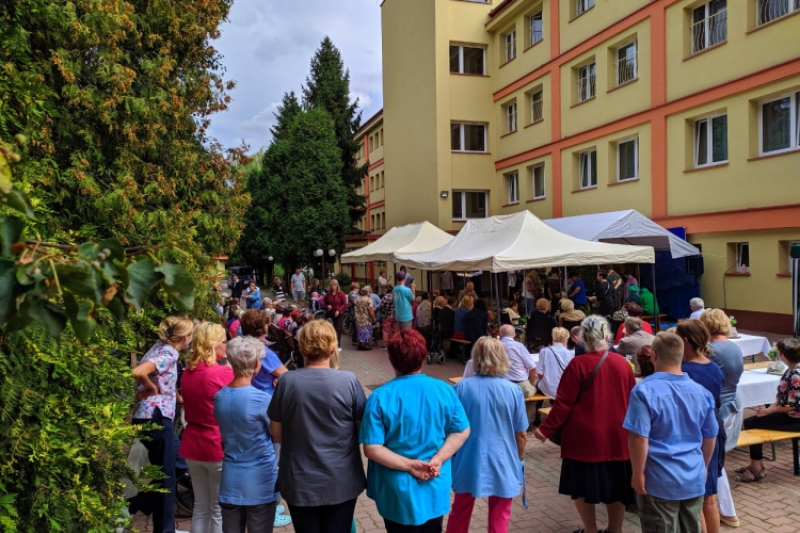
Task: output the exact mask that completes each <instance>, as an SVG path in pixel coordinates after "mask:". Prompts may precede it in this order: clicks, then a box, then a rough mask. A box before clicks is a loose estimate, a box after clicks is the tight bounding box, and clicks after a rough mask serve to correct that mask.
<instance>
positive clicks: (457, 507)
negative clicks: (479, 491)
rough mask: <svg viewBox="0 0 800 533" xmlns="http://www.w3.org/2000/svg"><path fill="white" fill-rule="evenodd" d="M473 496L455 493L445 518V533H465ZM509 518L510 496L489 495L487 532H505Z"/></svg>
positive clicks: (472, 505)
mask: <svg viewBox="0 0 800 533" xmlns="http://www.w3.org/2000/svg"><path fill="white" fill-rule="evenodd" d="M474 505H475V498H473V497H472V495H471V494H468V493H461V494H456V495H455V498H454V499H453V509H452V510H451V511H450V517H449V518H448V519H447V533H467V532H468V531H469V522H470V519H471V518H472V508H473V507H474ZM510 518H511V498H498V497H497V496H489V533H507V532H508V521H509V519H510Z"/></svg>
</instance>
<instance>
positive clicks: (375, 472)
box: [132, 269, 800, 533]
mask: <svg viewBox="0 0 800 533" xmlns="http://www.w3.org/2000/svg"><path fill="white" fill-rule="evenodd" d="M601 274H602V275H600V274H598V287H599V291H601V292H602V294H598V295H596V296H595V299H596V300H597V301H598V302H599V307H597V308H593V309H588V308H587V309H585V310H582V309H580V307H581V306H582V305H586V304H588V302H591V301H592V300H590V297H589V296H586V302H585V303H584V304H581V303H580V300H581V298H580V293H581V290H583V291H584V292H585V287H584V288H583V289H581V284H580V283H577V281H578V280H579V278H576V279H575V280H574V281H573V283H572V289H570V291H568V293H567V294H557V295H556V296H558V299H557V300H556V301H553V298H552V296H553V295H552V294H551V295H549V296H551V297H550V298H548V297H545V295H544V294H537V293H536V289H535V290H534V291H532V292H531V293H530V294H531V295H532V296H541V297H539V298H535V299H534V298H531V300H534V301H533V302H531V303H532V304H534V305H531V306H530V307H527V296H526V297H525V299H526V302H525V303H526V308H525V309H530V310H531V311H530V313H526V312H525V310H522V312H520V308H519V303H518V302H517V301H515V300H512V301H511V302H510V305H509V306H508V307H507V308H506V309H505V310H504V311H503V313H501V317H494V316H492V313H491V311H490V310H489V309H488V306H487V304H486V301H485V300H483V299H482V298H480V297H479V296H478V294H477V293H476V291H475V288H474V286H472V285H471V284H470V283H467V284H466V285H465V286H464V289H463V290H462V291H461V292H460V293H459V294H458V295H457V296H449V295H446V294H436V295H435V297H433V298H431V297H430V296H429V295H428V294H427V293H423V294H421V295H420V296H419V297H418V296H416V284H415V282H414V280H413V279H412V278H411V277H410V276H409V275H408V274H407V273H406V272H405V270H401V271H400V272H398V273H397V275H396V276H395V278H394V281H395V284H394V285H392V284H391V283H390V282H389V279H388V278H386V276H385V272H381V276H380V278H379V283H378V292H379V293H382V295H378V294H375V293H373V292H372V289H371V287H368V286H364V287H362V286H360V285H358V284H354V285H353V286H351V292H350V293H349V294H346V293H345V292H343V291H342V290H341V289H340V287H339V284H338V282H336V281H335V280H332V281H331V282H330V285H329V287H328V291H327V292H326V293H325V294H324V296H322V298H320V301H319V305H320V309H321V310H323V311H325V313H324V315H325V316H324V317H320V318H317V319H315V317H314V315H313V314H310V313H304V312H303V310H302V309H292V308H291V307H290V305H289V304H288V302H287V301H286V300H285V297H284V298H281V297H278V296H277V295H278V292H277V291H274V293H275V295H276V300H277V301H276V302H273V301H272V300H270V299H269V298H262V297H261V296H260V295H259V298H261V300H260V303H259V306H258V307H250V306H249V304H248V303H247V302H249V301H250V300H248V299H247V298H246V296H247V294H246V291H247V290H250V292H249V296H250V299H252V298H254V294H255V293H257V291H258V287H255V291H254V290H252V289H249V286H246V285H244V284H242V283H238V282H237V283H236V286H237V287H241V289H242V290H241V293H239V296H233V294H232V296H233V298H236V299H238V301H237V302H236V303H235V304H231V305H230V306H229V312H228V316H227V317H225V321H224V325H221V324H218V323H213V322H203V323H200V324H195V323H193V322H192V321H191V320H189V319H186V318H178V317H175V318H168V319H167V320H165V321H164V322H163V323H162V324H161V326H160V329H159V337H160V340H159V341H158V342H156V343H155V345H154V346H153V347H152V348H151V349H150V350H149V351H148V352H147V353H146V354H145V356H144V357H143V358H142V361H141V362H140V364H139V365H138V366H137V367H136V368H135V369H134V370H133V377H134V378H135V380H136V400H137V405H136V410H135V412H134V415H133V423H134V424H139V425H143V426H146V427H145V429H144V431H143V434H144V435H145V436H146V437H147V439H146V440H144V441H143V443H144V445H145V447H146V448H147V450H148V457H149V460H150V462H151V463H152V464H154V465H157V466H159V467H160V468H161V469H162V471H163V473H164V475H165V477H164V478H163V479H160V480H158V482H157V483H158V484H159V485H160V487H162V488H163V489H164V490H163V491H161V492H151V493H145V494H144V495H140V496H144V499H146V500H149V501H148V502H147V504H145V503H143V501H142V498H138V499H137V507H136V509H142V510H149V511H150V512H152V514H153V525H154V531H156V532H157V533H173V532H174V531H175V529H174V516H173V505H174V493H175V461H176V457H177V456H180V457H182V458H184V459H186V462H187V465H188V469H189V472H190V474H191V478H192V485H193V488H194V494H195V507H194V513H193V517H192V532H193V533H198V532H199V533H221V532H224V533H234V532H236V533H239V532H241V533H244V532H245V531H247V532H249V533H261V532H271V531H273V528H274V527H280V526H282V525H286V524H287V523H289V522H292V523H293V524H294V528H295V531H297V532H298V533H305V532H309V533H311V532H315V533H316V532H320V533H321V532H332V533H333V532H335V533H339V532H346V531H350V529H351V527H352V526H353V524H354V520H353V517H354V512H355V506H356V501H357V498H358V497H359V495H360V494H361V493H362V492H363V491H364V490H365V489H366V494H367V496H368V497H369V498H371V499H373V500H374V501H375V504H376V506H377V510H378V513H379V514H380V516H381V517H382V518H383V521H384V525H385V528H386V530H387V531H388V532H390V533H392V532H398V533H399V532H403V533H405V532H412V533H434V532H435V533H440V532H441V531H442V529H443V527H444V526H443V524H444V518H445V516H447V515H448V514H449V518H448V521H447V532H448V533H466V532H467V531H468V530H469V528H470V521H471V517H472V511H473V508H474V504H475V500H476V499H478V498H487V499H488V502H489V516H488V526H487V527H488V531H490V532H491V533H499V532H504V531H507V530H508V527H509V520H510V516H511V507H512V500H513V498H515V497H517V496H519V495H520V493H521V492H523V491H524V489H525V468H524V462H523V460H522V459H523V453H524V451H525V447H526V444H527V440H528V435H529V432H533V433H532V436H533V437H535V438H536V439H538V440H541V441H546V440H548V439H549V440H551V441H552V442H554V443H556V444H559V445H560V446H561V459H562V461H561V475H560V482H559V486H558V492H559V493H560V494H564V495H567V496H569V497H570V498H571V499H572V500H573V502H574V505H575V508H576V510H577V513H578V515H579V516H580V519H581V521H582V524H583V529H580V530H578V531H579V532H585V533H597V532H598V531H603V532H610V533H618V532H621V531H622V523H623V518H624V513H625V509H626V507H627V506H631V505H633V504H636V505H637V506H638V513H639V517H640V520H641V524H642V531H643V532H645V533H651V532H652V533H656V532H658V533H661V532H670V533H671V532H676V533H677V532H678V531H681V532H691V533H695V532H696V533H699V532H700V531H701V528H702V530H703V531H707V532H710V533H713V532H716V531H719V529H720V524H721V523H725V524H729V525H737V524H738V518H737V516H736V511H735V507H734V502H733V498H732V496H731V491H730V486H729V484H728V478H727V476H726V474H725V472H724V463H725V455H726V452H728V451H730V450H731V449H732V447H733V446H735V443H736V442H737V439H738V432H739V431H740V429H741V427H742V426H744V427H745V428H747V429H750V428H762V429H782V430H786V431H800V342H798V341H797V340H795V339H788V340H785V341H782V342H780V343H778V345H777V348H778V352H779V354H780V355H779V357H780V359H781V361H782V362H784V363H785V365H786V367H787V370H786V373H785V374H784V375H783V376H782V378H781V381H780V385H779V387H778V390H777V397H776V402H775V403H774V404H773V405H772V406H771V407H768V408H759V409H758V410H757V411H756V416H753V417H750V418H748V419H747V420H742V418H743V416H742V414H743V409H742V405H741V400H740V398H739V396H738V395H737V384H738V381H739V379H740V377H741V374H742V372H743V357H742V353H741V351H740V350H739V348H738V347H737V346H736V344H735V343H732V342H731V341H730V340H729V339H728V333H729V331H730V319H729V317H727V316H726V315H725V313H724V312H723V311H722V310H719V309H706V308H705V306H704V304H703V302H702V301H701V300H699V299H695V300H693V301H692V302H691V306H692V309H693V311H694V312H695V313H693V317H692V319H689V320H685V321H681V322H680V323H679V324H678V325H677V327H675V328H673V330H670V331H662V332H658V333H657V334H656V335H653V331H652V327H651V326H650V324H649V323H648V322H647V321H645V320H642V316H643V315H644V314H646V311H645V310H644V309H643V307H642V305H641V304H640V303H637V302H636V301H634V300H631V299H630V297H631V296H639V295H640V294H641V291H640V290H639V289H638V284H637V283H635V280H634V282H633V283H630V284H628V281H630V276H628V277H627V280H626V281H624V282H623V280H622V277H621V276H619V275H618V274H616V273H615V272H614V271H613V269H606V270H605V271H603V272H602V273H601ZM301 276H302V273H300V272H299V271H297V272H296V273H295V276H293V279H292V289H291V292H292V296H293V297H294V298H295V300H296V301H300V300H298V298H297V297H299V296H302V297H305V295H306V293H307V291H306V286H305V279H304V278H303V279H300V277H301ZM381 279H382V280H383V281H381ZM600 280H602V281H600ZM526 281H530V278H528V279H526ZM316 283H317V282H316V280H313V281H312V289H313V288H314V287H315V285H316ZM274 285H275V286H278V287H280V286H281V284H280V279H279V278H276V280H275V283H274ZM316 287H317V288H318V285H316ZM273 288H274V287H273ZM538 290H539V291H541V287H540V288H539V289H538ZM615 291H619V297H617V295H616V292H615ZM301 292H302V295H301V294H300V293H301ZM314 292H318V291H314V290H312V291H310V293H311V295H312V298H313V293H314ZM373 296H374V298H373ZM243 300H244V301H245V302H244V306H243V307H244V308H239V305H241V303H242V301H243ZM232 301H233V300H232ZM234 305H236V308H235V309H234ZM617 305H619V309H616V306H617ZM553 307H555V308H556V309H558V310H559V313H558V315H554V314H552V313H551V309H552V308H553ZM601 308H602V309H603V310H604V311H607V312H606V313H604V314H599V313H596V312H592V311H597V310H599V309H601ZM617 310H624V311H625V313H624V314H625V316H624V319H623V320H621V321H620V320H619V316H615V315H616V313H617ZM696 311H700V312H696ZM348 312H350V313H353V318H354V337H353V340H354V342H355V344H356V345H357V346H358V347H359V348H360V349H370V348H371V347H372V346H373V344H374V343H375V342H376V338H375V337H376V336H377V335H376V334H375V333H376V332H375V330H374V329H373V326H374V325H376V324H379V327H380V329H381V333H382V339H383V343H382V344H383V348H384V349H385V350H386V351H387V352H388V354H387V355H388V360H389V362H390V364H391V366H392V368H393V369H394V373H395V376H396V377H395V378H394V379H392V380H391V381H389V382H388V383H386V384H384V385H383V386H381V387H379V388H377V389H376V390H375V391H373V392H372V393H371V394H370V395H369V397H366V395H365V392H364V387H363V386H362V384H361V383H360V382H359V380H358V378H357V377H356V376H355V375H354V374H353V373H351V372H348V371H345V370H341V369H339V360H340V346H341V342H342V333H343V330H342V321H343V318H344V316H345V314H346V313H348ZM524 320H527V325H526V327H525V328H524V331H525V333H526V337H527V343H528V344H527V345H526V344H523V343H521V342H519V341H518V340H516V338H517V337H518V335H519V333H520V321H524ZM515 321H516V324H515ZM503 322H506V323H503ZM616 322H619V324H616ZM273 324H275V325H278V324H280V327H281V328H285V329H287V331H291V334H292V335H293V336H295V337H296V338H297V340H298V343H299V351H300V353H301V354H302V358H303V360H304V365H302V368H299V369H297V370H293V371H288V369H287V367H286V365H285V364H284V363H285V361H281V359H280V358H279V357H278V356H277V354H276V353H275V352H274V351H272V350H271V349H270V347H269V341H268V338H267V333H268V330H269V327H270V326H271V325H273ZM287 324H288V325H287ZM292 324H293V325H294V326H292ZM434 324H435V325H436V328H437V332H438V334H439V335H440V336H441V337H442V338H449V339H457V340H464V341H466V342H468V343H469V344H470V352H469V353H470V356H471V357H470V360H469V361H468V362H467V365H466V367H465V371H464V379H462V380H461V381H460V382H459V383H457V385H456V386H455V387H452V386H450V385H448V384H447V383H446V382H444V381H442V380H438V379H434V378H431V377H428V376H426V375H424V374H423V373H422V372H421V370H422V367H423V364H424V362H425V361H426V358H427V357H428V355H429V352H430V342H431V336H432V332H433V327H434ZM494 324H496V327H497V329H496V330H495V329H494V327H495V326H494ZM648 328H649V331H648ZM531 347H535V348H536V349H537V351H538V352H539V353H538V361H537V360H535V359H534V356H533V355H532V354H531ZM181 352H188V353H189V355H188V358H187V359H186V364H185V370H183V372H182V374H181V377H180V380H179V368H180V363H179V360H180V354H181ZM536 394H541V395H543V396H546V397H548V398H552V399H553V400H552V406H551V410H550V412H549V414H548V415H547V416H546V417H545V418H544V419H542V418H541V417H540V413H539V408H540V407H542V405H543V404H542V403H541V402H540V403H538V404H537V403H535V402H526V398H530V397H532V396H534V395H536ZM179 400H180V401H179ZM178 403H182V406H183V410H184V416H185V421H186V429H185V431H184V432H183V434H182V435H181V439H180V443H179V444H176V437H175V431H174V425H173V423H174V422H175V421H176V406H177V405H178ZM362 452H363V457H365V458H366V460H367V470H366V472H365V471H364V468H363V463H362ZM750 458H751V462H750V464H749V465H747V466H746V467H744V468H742V469H738V470H737V471H736V474H737V479H738V480H739V481H740V482H742V483H751V482H756V481H759V480H761V479H763V478H764V477H765V476H766V469H765V467H764V463H763V450H762V448H761V445H754V446H752V447H751V449H750ZM451 493H452V494H454V496H453V497H452V499H451ZM281 499H283V500H284V501H285V503H286V505H287V506H288V510H289V512H290V515H286V514H284V511H285V510H286V509H284V507H283V506H282V505H279V502H280V501H281ZM597 505H605V506H606V510H607V516H608V524H607V526H606V528H599V527H598V523H597V518H596V511H595V508H596V506H597ZM136 509H133V508H132V510H136ZM701 524H702V525H701Z"/></svg>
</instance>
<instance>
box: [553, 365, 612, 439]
mask: <svg viewBox="0 0 800 533" xmlns="http://www.w3.org/2000/svg"><path fill="white" fill-rule="evenodd" d="M607 357H608V350H606V353H604V354H603V357H601V358H600V360H599V361H598V362H597V366H595V367H594V370H592V373H591V374H589V377H588V378H586V381H584V382H583V383H581V388H580V389H579V390H578V396H577V398H575V403H574V404H572V409H575V406H576V405H578V402H579V401H581V396H583V391H585V390H586V389H588V388H589V385H591V384H592V380H594V377H595V376H596V375H597V372H598V371H599V370H600V367H601V366H603V363H605V362H606V358H607ZM571 414H572V411H570V415H571ZM567 420H569V415H567V418H566V419H565V420H564V423H563V424H561V427H559V428H558V429H557V430H556V432H555V433H553V434H552V435H551V436H550V442H552V443H553V444H556V445H558V446H561V430H562V429H563V427H564V424H566V423H567Z"/></svg>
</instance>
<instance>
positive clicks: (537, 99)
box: [531, 91, 544, 124]
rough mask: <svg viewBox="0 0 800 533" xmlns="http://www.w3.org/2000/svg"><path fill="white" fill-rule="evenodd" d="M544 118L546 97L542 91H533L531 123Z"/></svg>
mask: <svg viewBox="0 0 800 533" xmlns="http://www.w3.org/2000/svg"><path fill="white" fill-rule="evenodd" d="M540 120H544V97H543V94H542V91H534V92H532V93H531V124H533V123H534V122H538V121H540Z"/></svg>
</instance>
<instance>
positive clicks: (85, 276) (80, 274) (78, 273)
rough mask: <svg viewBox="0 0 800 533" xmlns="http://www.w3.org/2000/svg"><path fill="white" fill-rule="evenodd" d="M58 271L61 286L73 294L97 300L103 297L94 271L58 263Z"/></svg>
mask: <svg viewBox="0 0 800 533" xmlns="http://www.w3.org/2000/svg"><path fill="white" fill-rule="evenodd" d="M56 273H57V274H58V282H59V283H60V284H61V286H62V287H63V288H65V289H67V290H68V291H70V292H72V293H73V294H75V295H77V296H80V297H82V298H91V299H93V300H95V301H96V300H98V299H99V298H101V297H102V294H100V293H99V291H100V287H99V286H98V284H97V278H96V276H95V275H94V274H95V273H94V272H92V271H89V270H86V269H84V268H80V267H77V266H73V265H65V264H58V265H56Z"/></svg>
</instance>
